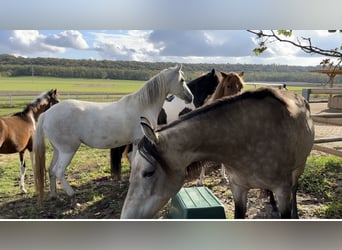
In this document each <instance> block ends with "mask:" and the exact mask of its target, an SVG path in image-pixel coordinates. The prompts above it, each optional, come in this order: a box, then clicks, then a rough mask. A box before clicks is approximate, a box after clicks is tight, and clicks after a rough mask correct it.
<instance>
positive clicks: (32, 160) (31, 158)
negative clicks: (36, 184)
mask: <svg viewBox="0 0 342 250" xmlns="http://www.w3.org/2000/svg"><path fill="white" fill-rule="evenodd" d="M30 160H31V166H32V173H33V179H34V166H35V162H34V153H33V151H32V150H31V151H30Z"/></svg>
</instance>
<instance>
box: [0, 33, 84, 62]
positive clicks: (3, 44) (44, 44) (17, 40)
mask: <svg viewBox="0 0 342 250" xmlns="http://www.w3.org/2000/svg"><path fill="white" fill-rule="evenodd" d="M70 48H71V49H77V50H82V49H88V48H89V46H88V44H87V42H86V41H85V40H84V38H83V35H82V34H81V33H80V32H79V31H72V30H71V31H63V32H60V33H58V34H48V35H45V34H43V33H41V32H40V31H38V30H13V31H0V53H10V54H16V55H20V56H35V55H45V54H49V55H51V54H54V55H58V54H62V53H65V52H66V50H67V49H70Z"/></svg>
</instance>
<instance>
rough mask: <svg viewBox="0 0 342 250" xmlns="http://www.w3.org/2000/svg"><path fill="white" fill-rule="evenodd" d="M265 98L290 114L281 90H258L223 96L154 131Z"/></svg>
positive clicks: (288, 104) (288, 105) (289, 106)
mask: <svg viewBox="0 0 342 250" xmlns="http://www.w3.org/2000/svg"><path fill="white" fill-rule="evenodd" d="M267 97H271V98H274V99H276V100H278V101H279V102H280V103H282V104H283V105H284V106H286V107H287V108H288V110H289V112H291V110H290V108H291V104H290V103H289V102H288V101H287V100H286V98H285V97H283V96H282V95H281V90H278V89H275V88H258V89H255V90H247V91H244V92H243V93H241V94H239V95H234V96H225V97H223V98H220V99H218V100H217V101H215V102H212V103H209V104H207V105H204V106H201V107H200V108H197V109H195V110H193V111H192V112H190V113H187V114H185V115H183V116H182V117H180V118H179V119H178V120H176V121H173V122H171V123H169V124H167V125H164V126H161V127H159V128H158V129H157V130H156V132H160V131H163V130H165V129H168V128H170V127H173V126H175V125H177V124H178V123H180V122H183V121H186V120H189V119H191V118H193V117H196V116H199V115H201V114H204V113H207V112H210V111H211V110H213V109H218V108H220V107H222V106H225V105H232V104H234V103H236V102H240V101H243V100H248V99H265V98H267Z"/></svg>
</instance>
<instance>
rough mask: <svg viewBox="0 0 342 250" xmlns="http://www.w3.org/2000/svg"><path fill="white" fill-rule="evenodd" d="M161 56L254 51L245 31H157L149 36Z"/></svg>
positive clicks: (232, 54) (228, 54) (225, 54)
mask: <svg viewBox="0 0 342 250" xmlns="http://www.w3.org/2000/svg"><path fill="white" fill-rule="evenodd" d="M148 39H149V41H150V42H151V43H153V44H154V46H155V47H156V48H157V50H159V51H160V55H161V56H181V57H185V56H195V57H229V56H247V55H251V54H252V49H253V46H252V45H253V43H252V42H251V38H250V35H249V34H248V33H247V32H244V31H214V30H208V31H201V30H184V31H183V30H179V31H174V30H171V31H170V30H157V31H153V32H152V33H151V34H150V35H149V38H148Z"/></svg>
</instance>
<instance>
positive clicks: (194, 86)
mask: <svg viewBox="0 0 342 250" xmlns="http://www.w3.org/2000/svg"><path fill="white" fill-rule="evenodd" d="M212 85H213V84H212V83H211V82H206V81H205V79H200V80H198V81H196V80H194V81H191V82H190V83H189V84H188V87H189V89H190V90H191V92H192V94H193V95H194V101H193V103H194V105H195V107H196V108H198V107H200V106H202V105H203V104H204V102H205V100H206V99H207V98H208V96H209V95H211V94H212V93H213V92H214V90H215V87H216V86H215V87H212Z"/></svg>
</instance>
